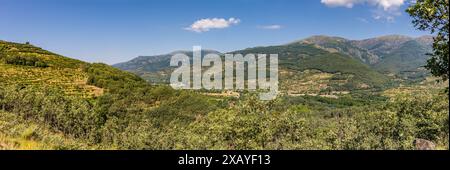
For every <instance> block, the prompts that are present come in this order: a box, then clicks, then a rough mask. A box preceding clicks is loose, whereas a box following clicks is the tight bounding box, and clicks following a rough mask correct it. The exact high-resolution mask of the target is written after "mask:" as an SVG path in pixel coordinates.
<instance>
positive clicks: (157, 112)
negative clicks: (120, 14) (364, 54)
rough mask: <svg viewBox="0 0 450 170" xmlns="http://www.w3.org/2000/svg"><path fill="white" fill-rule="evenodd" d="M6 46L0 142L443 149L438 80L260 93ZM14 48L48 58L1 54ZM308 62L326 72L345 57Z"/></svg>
mask: <svg viewBox="0 0 450 170" xmlns="http://www.w3.org/2000/svg"><path fill="white" fill-rule="evenodd" d="M5 47H6V48H8V50H2V51H1V53H0V54H1V55H2V59H1V61H0V78H1V79H0V147H2V148H6V149H414V145H413V142H414V140H415V139H417V138H421V139H426V140H430V141H432V142H434V143H436V145H437V149H448V141H449V131H448V122H449V120H448V112H449V110H448V96H447V95H443V94H440V92H441V91H440V90H439V88H426V90H418V91H415V92H414V93H411V92H409V93H400V92H398V93H397V90H396V89H391V91H390V92H389V94H395V95H393V96H392V95H383V94H381V93H380V92H378V91H367V90H361V91H360V90H354V91H352V93H349V94H344V95H340V96H339V98H327V97H321V96H308V95H306V96H289V95H283V96H280V97H278V98H277V99H276V100H273V101H259V100H257V95H256V94H252V93H247V92H241V95H240V97H239V98H236V97H226V96H208V95H206V94H204V92H203V91H189V90H184V91H179V90H174V89H172V88H170V87H169V86H167V85H150V84H148V83H147V82H146V81H144V80H143V79H141V78H140V77H138V76H136V75H134V74H131V73H127V72H124V71H120V70H118V69H116V68H113V67H110V66H108V65H105V64H97V63H95V64H89V63H84V62H81V61H77V60H72V59H69V58H65V57H62V56H59V55H56V54H52V53H50V52H45V51H44V50H42V49H40V48H37V47H33V46H32V45H29V44H23V45H22V44H15V43H6V42H2V49H6V48H5ZM22 48H25V49H22ZM291 48H292V49H286V50H287V51H289V50H294V49H295V48H303V50H302V51H303V52H304V54H302V55H301V56H304V58H305V62H306V61H308V60H309V59H308V58H310V57H311V58H318V59H320V58H321V55H318V54H317V55H311V54H310V53H311V52H312V51H308V49H309V50H315V49H314V48H312V47H309V46H308V45H306V46H304V45H301V46H300V47H295V48H294V47H291ZM267 49H271V48H267ZM18 51H20V52H18ZM315 53H321V54H326V56H328V57H330V54H328V53H326V52H324V51H318V52H315ZM16 54H22V55H20V56H34V57H36V58H37V60H39V61H44V62H46V63H48V66H47V67H36V66H31V65H22V64H19V65H18V64H15V63H8V62H7V61H6V60H4V58H5V57H4V56H7V57H9V56H19V55H16ZM331 55H333V56H332V58H337V59H340V56H339V54H331ZM287 56H289V55H287ZM289 60H290V59H289V57H287V58H286V59H285V60H284V61H289ZM340 60H342V61H345V62H349V64H352V63H353V62H352V61H353V59H351V60H350V61H347V60H348V58H346V59H340ZM55 61H61V62H55ZM293 61H294V60H292V62H293ZM312 63H313V62H311V64H312ZM285 64H289V63H285ZM291 67H292V69H301V65H296V64H293V65H291ZM315 67H317V68H322V69H328V70H326V71H330V72H332V71H333V70H332V69H335V68H336V67H342V68H343V67H344V66H343V65H317V66H315ZM355 67H356V66H355ZM358 67H359V66H358ZM359 69H361V70H360V71H363V72H364V70H365V69H366V68H365V67H363V66H360V68H359ZM352 74H353V73H352ZM354 74H355V75H356V73H354ZM367 74H369V73H367ZM327 75H328V74H327ZM331 76H337V74H336V75H331ZM381 77H382V76H381ZM335 78H336V77H335ZM336 79H339V77H337V78H336ZM380 80H383V81H384V80H385V79H383V78H382V79H380ZM373 81H374V83H375V82H376V81H375V80H373ZM430 87H431V86H430ZM411 88H414V89H416V87H411ZM417 89H421V88H417ZM96 91H100V92H101V93H95V92H96ZM75 92H76V93H75ZM91 93H93V94H91ZM89 94H91V95H89Z"/></svg>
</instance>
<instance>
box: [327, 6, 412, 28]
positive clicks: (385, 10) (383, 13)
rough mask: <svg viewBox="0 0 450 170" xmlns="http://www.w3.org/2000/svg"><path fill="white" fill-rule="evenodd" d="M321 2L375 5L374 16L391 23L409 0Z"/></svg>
mask: <svg viewBox="0 0 450 170" xmlns="http://www.w3.org/2000/svg"><path fill="white" fill-rule="evenodd" d="M321 3H323V4H325V5H326V6H329V7H347V8H353V6H355V5H357V4H368V5H371V6H375V7H376V9H375V10H372V18H373V19H375V20H383V21H384V20H385V21H387V22H389V23H390V22H394V21H395V17H396V16H399V15H401V13H400V12H399V8H400V7H401V6H402V5H404V4H405V3H408V2H407V0H321Z"/></svg>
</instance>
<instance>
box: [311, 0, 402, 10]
mask: <svg viewBox="0 0 450 170" xmlns="http://www.w3.org/2000/svg"><path fill="white" fill-rule="evenodd" d="M320 2H321V3H323V4H325V5H327V6H330V7H347V8H352V7H353V6H354V5H356V4H364V3H367V4H370V5H375V6H378V7H380V8H383V9H384V10H385V11H388V10H395V9H398V7H400V6H402V5H403V4H404V3H405V0H321V1H320Z"/></svg>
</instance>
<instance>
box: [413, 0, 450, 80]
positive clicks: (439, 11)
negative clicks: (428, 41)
mask: <svg viewBox="0 0 450 170" xmlns="http://www.w3.org/2000/svg"><path fill="white" fill-rule="evenodd" d="M406 11H407V12H408V13H409V14H410V15H411V17H413V24H414V26H416V27H417V28H418V29H419V30H424V31H430V32H431V33H432V34H433V33H436V32H437V35H436V37H435V38H434V42H433V54H431V58H430V59H429V60H428V62H427V66H426V68H427V69H429V70H430V71H431V73H432V74H433V75H435V76H439V77H442V79H443V80H444V81H446V80H447V79H448V76H449V70H448V69H449V68H448V63H449V46H448V44H449V33H448V32H449V29H450V25H449V1H448V0H418V1H417V2H416V3H414V4H412V5H411V6H410V7H409V8H408V9H407V10H406Z"/></svg>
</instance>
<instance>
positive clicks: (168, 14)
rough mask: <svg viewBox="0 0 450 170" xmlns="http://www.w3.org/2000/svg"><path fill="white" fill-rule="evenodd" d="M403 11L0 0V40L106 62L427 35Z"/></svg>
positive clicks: (230, 2)
mask: <svg viewBox="0 0 450 170" xmlns="http://www.w3.org/2000/svg"><path fill="white" fill-rule="evenodd" d="M364 1H365V2H364ZM407 6H408V2H407V0H151V1H150V0H147V1H144V0H62V1H61V0H39V1H37V0H0V40H6V41H14V42H26V41H29V42H31V43H32V44H35V45H37V46H40V47H43V48H44V49H48V50H50V51H53V52H56V53H59V54H62V55H65V56H68V57H72V58H77V59H81V60H84V61H89V62H104V63H108V64H113V63H117V62H122V61H127V60H129V59H132V58H134V57H137V56H139V55H154V54H164V53H169V52H171V51H174V50H180V49H187V50H189V49H192V46H194V45H201V46H202V47H203V48H206V49H216V50H219V51H222V52H228V51H233V50H238V49H243V48H247V47H254V46H266V45H277V44H285V43H288V42H291V41H294V40H298V39H302V38H306V37H309V36H311V35H332V36H341V37H345V38H349V39H364V38H370V37H375V36H380V35H387V34H402V35H408V36H421V35H426V34H427V33H426V32H420V31H416V30H415V29H414V28H413V26H412V24H411V19H410V17H409V16H408V15H407V14H406V13H405V12H404V9H405V8H406V7H407ZM214 18H215V19H214ZM202 19H203V20H202Z"/></svg>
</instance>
